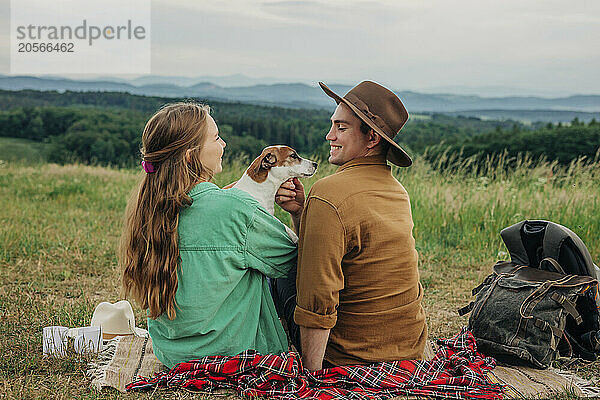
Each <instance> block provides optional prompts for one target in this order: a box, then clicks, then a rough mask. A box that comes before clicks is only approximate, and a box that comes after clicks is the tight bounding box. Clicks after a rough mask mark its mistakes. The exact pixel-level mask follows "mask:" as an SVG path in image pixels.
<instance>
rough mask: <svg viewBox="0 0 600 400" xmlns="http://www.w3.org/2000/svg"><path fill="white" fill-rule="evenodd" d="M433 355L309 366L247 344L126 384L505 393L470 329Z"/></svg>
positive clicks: (319, 393)
mask: <svg viewBox="0 0 600 400" xmlns="http://www.w3.org/2000/svg"><path fill="white" fill-rule="evenodd" d="M438 344H439V345H440V348H439V350H438V351H437V353H436V354H435V356H434V358H433V359H432V360H431V361H415V360H406V361H393V362H381V363H376V364H372V365H369V366H345V367H334V368H328V369H323V370H320V371H315V372H310V371H308V370H306V369H304V368H303V367H302V363H301V360H300V356H299V355H298V353H294V352H287V353H282V354H279V355H276V354H266V355H261V354H259V353H257V352H255V351H254V350H247V351H245V352H243V353H240V354H238V355H237V356H232V357H224V356H209V357H204V358H202V359H200V360H194V361H190V362H185V363H181V364H178V365H176V366H175V367H174V368H173V369H172V370H171V371H168V372H163V373H159V374H157V375H156V376H155V377H154V378H152V379H144V378H142V377H140V378H139V379H138V380H136V381H134V382H132V383H130V384H129V385H127V387H126V388H127V390H128V391H131V390H144V389H148V388H155V387H163V388H188V389H194V388H196V389H202V390H206V391H212V390H213V389H218V388H227V389H234V390H236V391H237V392H238V393H239V394H240V395H243V396H268V397H271V398H277V399H325V400H328V399H387V398H390V397H394V396H400V395H417V396H436V397H443V398H448V399H501V398H502V386H501V385H497V384H493V383H491V382H490V381H489V380H488V379H487V378H486V376H485V371H486V370H489V369H492V368H494V366H495V361H494V359H493V358H490V357H484V356H483V355H481V354H480V353H478V352H477V347H476V344H475V339H474V338H473V335H472V334H471V332H469V331H467V330H466V329H464V328H463V330H462V331H461V332H460V333H459V334H457V335H456V336H454V337H453V338H451V339H441V340H438Z"/></svg>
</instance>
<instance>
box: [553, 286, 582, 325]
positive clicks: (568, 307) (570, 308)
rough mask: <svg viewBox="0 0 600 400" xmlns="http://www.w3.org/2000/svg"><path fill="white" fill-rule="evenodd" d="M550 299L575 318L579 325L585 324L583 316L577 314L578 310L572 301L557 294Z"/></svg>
mask: <svg viewBox="0 0 600 400" xmlns="http://www.w3.org/2000/svg"><path fill="white" fill-rule="evenodd" d="M550 298H551V299H552V300H554V301H556V302H557V303H558V304H560V305H561V306H562V308H564V309H565V311H566V312H568V313H569V314H570V315H571V317H573V319H574V320H575V322H577V325H579V324H581V323H582V322H583V318H581V315H580V314H579V313H578V312H577V308H575V304H574V303H573V302H572V301H571V300H569V299H567V298H566V297H565V296H563V295H562V294H560V293H557V292H554V293H552V294H551V295H550Z"/></svg>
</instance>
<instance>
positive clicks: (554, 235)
mask: <svg viewBox="0 0 600 400" xmlns="http://www.w3.org/2000/svg"><path fill="white" fill-rule="evenodd" d="M568 239H570V240H571V241H572V242H573V244H574V245H575V248H576V250H574V251H573V252H574V253H577V254H575V256H576V258H578V259H579V260H580V262H581V263H582V264H583V265H582V267H583V268H585V270H586V271H585V273H584V271H574V270H573V271H567V273H568V274H576V275H588V276H591V277H592V278H595V279H598V278H600V277H598V276H596V270H595V268H594V262H593V261H592V256H591V255H590V252H589V251H588V249H587V247H586V246H585V244H584V243H583V241H582V240H581V238H580V237H579V236H577V235H576V234H575V232H573V231H572V230H570V229H569V228H567V227H564V226H562V225H559V224H556V223H554V222H548V225H547V226H546V233H545V234H544V242H543V249H544V256H546V257H552V258H554V259H555V260H559V259H560V258H559V257H560V251H561V248H562V247H563V244H564V242H565V240H568Z"/></svg>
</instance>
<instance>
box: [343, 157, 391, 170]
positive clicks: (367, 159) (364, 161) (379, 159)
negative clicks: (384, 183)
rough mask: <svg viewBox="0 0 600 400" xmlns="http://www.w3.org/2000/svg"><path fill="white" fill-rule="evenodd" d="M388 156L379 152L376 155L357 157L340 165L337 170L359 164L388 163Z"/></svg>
mask: <svg viewBox="0 0 600 400" xmlns="http://www.w3.org/2000/svg"><path fill="white" fill-rule="evenodd" d="M385 160H386V158H385V156H384V155H383V154H377V155H374V156H366V157H357V158H354V159H352V160H350V161H348V162H346V163H345V164H343V165H340V166H339V167H338V169H337V171H336V172H340V171H343V170H345V169H348V168H351V167H356V166H358V165H387V162H386V161H385Z"/></svg>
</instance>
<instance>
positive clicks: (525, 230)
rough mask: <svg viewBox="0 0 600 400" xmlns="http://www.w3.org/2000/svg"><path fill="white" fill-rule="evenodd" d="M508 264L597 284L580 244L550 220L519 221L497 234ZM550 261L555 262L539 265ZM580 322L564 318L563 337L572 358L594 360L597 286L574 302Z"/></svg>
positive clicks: (599, 317) (599, 321)
mask: <svg viewBox="0 0 600 400" xmlns="http://www.w3.org/2000/svg"><path fill="white" fill-rule="evenodd" d="M500 236H501V237H502V240H503V241H504V244H505V245H506V248H507V249H508V252H509V254H510V258H511V261H512V262H514V263H517V264H521V265H528V266H530V267H534V268H538V269H546V270H549V271H553V272H559V273H562V274H567V275H571V274H572V275H582V276H589V277H591V278H593V279H595V280H596V281H600V269H599V268H598V266H597V265H595V264H594V263H593V261H592V257H591V255H590V253H589V251H588V249H587V247H586V246H585V244H584V243H583V241H582V240H581V239H580V238H579V236H577V235H576V234H575V233H574V232H573V231H571V230H570V229H568V228H566V227H564V226H562V225H559V224H556V223H554V222H550V221H543V220H532V221H527V220H525V221H521V222H519V223H516V224H514V225H511V226H509V227H507V228H504V229H503V230H502V231H501V232H500ZM545 258H551V259H553V260H555V261H556V263H546V262H542V260H543V259H545ZM576 309H577V311H578V312H579V314H580V315H581V317H582V319H583V321H582V323H581V324H577V323H576V321H575V320H574V319H573V318H567V326H566V329H565V336H566V341H567V343H566V344H567V345H568V344H570V346H571V347H572V351H573V356H576V357H581V358H583V359H585V360H589V361H594V360H595V359H596V355H597V354H600V295H599V291H598V286H596V287H595V288H593V289H592V290H589V291H587V292H586V293H585V294H584V295H583V296H581V297H579V298H578V299H577V303H576Z"/></svg>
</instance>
